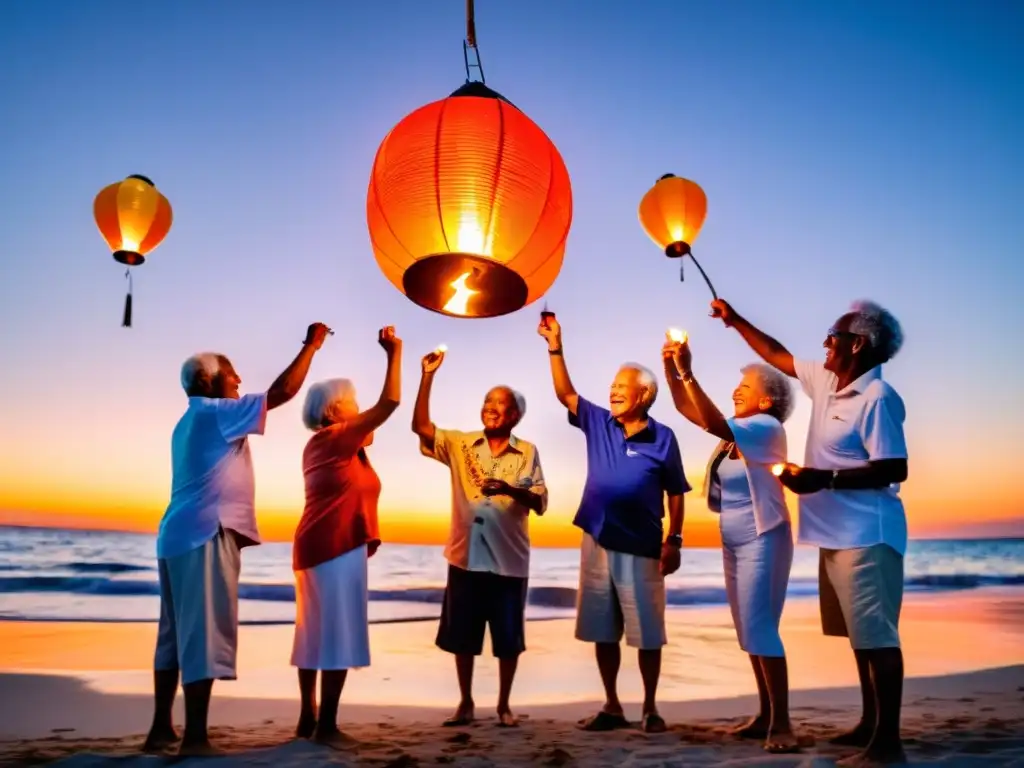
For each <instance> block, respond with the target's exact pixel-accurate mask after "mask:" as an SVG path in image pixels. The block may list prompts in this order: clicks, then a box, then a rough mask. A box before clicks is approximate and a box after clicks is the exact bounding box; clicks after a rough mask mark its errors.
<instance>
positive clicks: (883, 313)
mask: <svg viewBox="0 0 1024 768" xmlns="http://www.w3.org/2000/svg"><path fill="white" fill-rule="evenodd" d="M850 314H851V315H852V316H853V318H852V320H851V322H850V333H856V334H857V335H858V336H863V337H864V338H866V339H867V340H868V343H869V344H870V345H871V348H872V349H873V350H874V351H875V352H877V353H878V355H879V356H880V357H881V358H882V362H883V363H887V362H889V361H890V360H892V359H893V358H894V357H896V353H897V352H899V351H900V347H902V346H903V328H902V327H900V321H899V320H897V319H896V318H895V317H894V316H893V314H892V313H891V312H889V310H887V309H885V308H884V307H882V306H881V305H879V304H876V303H875V302H873V301H868V300H867V299H861V300H859V301H855V302H853V304H851V305H850Z"/></svg>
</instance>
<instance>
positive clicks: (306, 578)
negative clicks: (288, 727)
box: [292, 326, 402, 745]
mask: <svg viewBox="0 0 1024 768" xmlns="http://www.w3.org/2000/svg"><path fill="white" fill-rule="evenodd" d="M378 343H379V344H380V345H381V347H383V348H384V351H385V352H386V353H387V372H386V373H385V375H384V386H383V388H382V389H381V393H380V397H379V398H378V399H377V402H376V403H375V404H374V405H373V407H371V408H370V409H369V410H366V411H360V410H359V405H358V403H357V401H356V392H355V387H354V386H353V384H352V382H351V381H349V380H348V379H330V380H328V381H322V382H318V383H316V384H314V385H313V386H312V387H310V388H309V392H308V393H307V394H306V402H305V405H304V406H303V409H302V420H303V422H304V423H305V425H306V427H308V428H309V429H310V430H312V431H313V435H312V437H310V439H309V442H308V443H307V444H306V448H305V450H304V451H303V454H302V473H303V475H304V477H305V485H306V505H305V508H304V509H303V512H302V518H301V519H300V520H299V525H298V528H297V529H296V531H295V546H294V550H293V556H292V566H293V568H294V570H295V604H296V619H295V642H294V646H293V649H292V665H293V666H295V667H298V670H299V692H300V696H301V700H302V705H301V710H300V714H299V723H298V726H297V728H296V735H297V736H299V737H301V738H313V739H314V740H316V741H318V742H321V743H324V744H328V745H338V744H341V743H342V742H343V741H344V737H343V736H342V734H341V732H340V731H339V729H338V725H337V715H338V701H339V700H340V698H341V691H342V688H343V687H344V684H345V677H346V675H347V672H348V670H349V669H353V668H358V667H367V666H369V665H370V638H369V623H368V616H367V604H368V584H367V560H368V558H370V557H372V556H373V554H374V553H375V552H376V551H377V547H378V546H379V545H380V534H379V533H378V530H377V501H378V499H379V497H380V490H381V486H380V479H379V478H378V477H377V473H376V472H375V471H374V469H373V467H372V466H371V465H370V460H369V458H368V457H367V455H366V448H367V446H369V445H370V444H371V443H372V442H373V433H374V430H376V429H377V428H378V427H379V426H380V425H381V424H383V423H384V422H385V421H387V419H388V418H389V417H390V416H391V414H393V413H394V412H395V409H396V408H398V404H399V400H400V393H401V385H402V382H401V370H402V342H401V340H400V339H399V338H398V337H397V336H396V335H395V329H394V328H392V327H391V326H388V327H386V328H383V329H381V331H380V333H379V336H378ZM318 672H321V673H322V678H321V683H320V709H319V712H317V704H316V679H317V673H318Z"/></svg>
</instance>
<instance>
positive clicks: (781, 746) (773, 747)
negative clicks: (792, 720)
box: [764, 728, 800, 755]
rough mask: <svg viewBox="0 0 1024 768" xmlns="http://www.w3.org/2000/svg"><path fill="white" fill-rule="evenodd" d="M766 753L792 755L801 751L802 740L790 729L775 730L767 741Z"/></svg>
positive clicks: (765, 742)
mask: <svg viewBox="0 0 1024 768" xmlns="http://www.w3.org/2000/svg"><path fill="white" fill-rule="evenodd" d="M764 751H765V752H769V753H771V754H773V755H790V754H793V753H794V752H799V751H800V739H798V738H797V736H796V734H795V733H793V731H792V730H791V729H789V728H786V729H785V730H775V731H772V732H771V733H770V734H769V735H768V738H766V739H765V741H764Z"/></svg>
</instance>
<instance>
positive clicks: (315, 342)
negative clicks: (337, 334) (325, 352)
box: [302, 323, 334, 349]
mask: <svg viewBox="0 0 1024 768" xmlns="http://www.w3.org/2000/svg"><path fill="white" fill-rule="evenodd" d="M332 333H334V331H332V330H331V329H330V328H328V327H327V326H326V325H324V324H323V323H313V324H311V325H310V326H309V327H308V328H307V329H306V340H305V341H303V342H302V343H303V344H305V345H308V346H311V347H312V348H313V349H320V347H322V346H323V345H324V339H326V338H327V336H328V334H332Z"/></svg>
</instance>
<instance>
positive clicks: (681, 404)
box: [661, 341, 703, 427]
mask: <svg viewBox="0 0 1024 768" xmlns="http://www.w3.org/2000/svg"><path fill="white" fill-rule="evenodd" d="M675 344H676V343H675V342H673V341H666V342H665V345H664V346H663V347H662V348H661V360H662V362H663V363H664V364H665V381H667V382H668V391H669V392H670V393H671V394H672V404H673V405H675V407H676V410H677V411H679V413H681V414H682V415H683V417H684V418H685V419H686V420H687V421H689V422H690V423H691V424H696V425H697V426H698V427H703V425H702V424H701V421H700V415H699V414H698V413H697V409H696V408H695V407H694V406H693V403H692V402H690V398H689V397H688V396H687V394H686V390H685V389H684V387H683V382H682V381H680V380H679V371H678V370H677V369H676V362H675V360H674V359H673V357H674V356H675Z"/></svg>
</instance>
